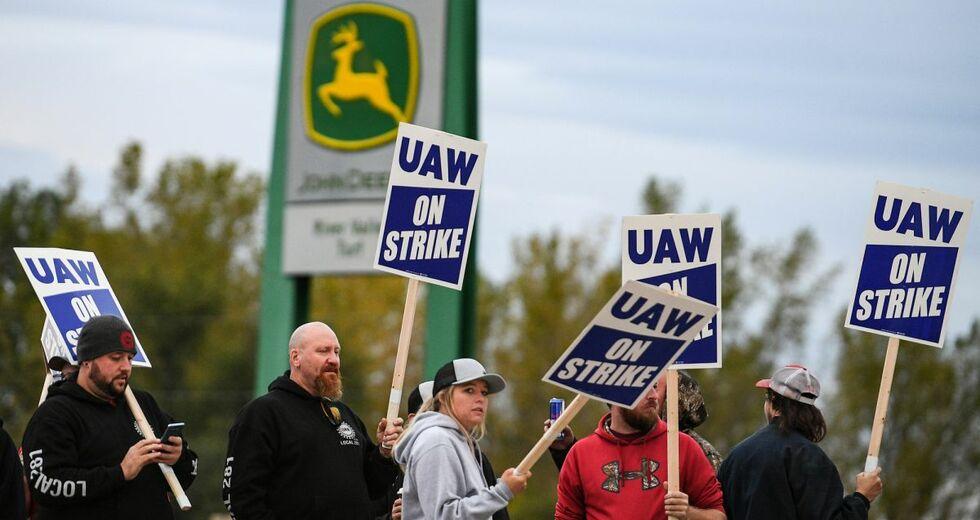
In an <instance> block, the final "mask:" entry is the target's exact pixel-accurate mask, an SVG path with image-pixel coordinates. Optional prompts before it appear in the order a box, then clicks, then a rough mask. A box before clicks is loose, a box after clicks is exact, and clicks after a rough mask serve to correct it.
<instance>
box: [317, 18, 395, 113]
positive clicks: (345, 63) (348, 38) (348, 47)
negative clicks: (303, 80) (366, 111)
mask: <svg viewBox="0 0 980 520" xmlns="http://www.w3.org/2000/svg"><path fill="white" fill-rule="evenodd" d="M331 41H332V42H333V43H335V44H340V46H339V47H337V49H335V50H334V51H333V52H331V53H330V55H331V56H333V59H334V61H336V62H337V68H336V69H334V75H333V81H331V82H330V83H324V84H323V85H320V86H319V87H317V89H316V93H317V95H319V96H320V101H322V102H323V106H325V107H327V110H329V111H330V113H331V114H333V116H334V117H340V114H341V110H340V107H339V106H337V104H336V103H334V98H337V99H341V100H344V101H351V100H355V99H366V100H367V101H368V102H369V103H371V106H373V107H374V108H376V109H378V110H380V111H381V112H384V113H385V114H388V115H390V116H391V118H392V119H394V120H395V121H396V122H403V121H406V120H407V118H406V117H405V114H404V113H402V110H401V108H399V107H398V105H396V104H395V103H394V102H393V101H392V100H391V95H390V94H389V93H388V69H387V68H385V64H384V63H382V62H381V60H374V72H354V69H353V68H352V67H351V64H352V62H353V60H354V55H355V54H357V51H359V50H361V49H363V48H364V42H362V41H361V40H358V39H357V24H355V23H354V22H350V23H349V24H347V25H345V26H341V27H340V29H338V30H337V32H335V33H334V34H333V38H332V39H331Z"/></svg>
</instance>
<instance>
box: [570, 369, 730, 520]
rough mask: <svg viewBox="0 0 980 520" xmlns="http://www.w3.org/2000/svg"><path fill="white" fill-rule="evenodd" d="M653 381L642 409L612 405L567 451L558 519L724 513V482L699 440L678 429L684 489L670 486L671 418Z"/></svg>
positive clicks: (718, 519) (719, 519)
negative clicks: (666, 419) (674, 489)
mask: <svg viewBox="0 0 980 520" xmlns="http://www.w3.org/2000/svg"><path fill="white" fill-rule="evenodd" d="M661 404H662V403H661V400H660V396H659V395H658V392H657V390H656V388H651V389H650V391H649V392H647V394H646V395H645V396H644V398H643V399H642V400H641V401H640V404H639V405H637V407H636V408H634V409H632V410H630V409H628V408H623V407H620V406H613V407H612V408H611V410H610V412H609V413H608V414H606V415H605V416H603V417H602V419H601V420H600V421H599V425H598V427H597V428H596V430H595V432H594V433H593V434H592V435H589V436H588V437H586V438H584V439H582V440H580V441H578V442H577V443H575V445H574V446H572V448H571V450H570V451H569V452H568V457H567V458H566V459H565V460H564V464H563V465H562V467H561V472H560V473H559V475H558V503H557V504H556V505H555V518H556V519H560V520H572V519H575V520H578V519H585V518H589V519H590V520H591V519H597V520H625V519H627V518H628V519H630V520H646V519H651V520H652V519H657V520H660V519H665V518H667V515H671V516H674V517H677V518H688V519H692V520H700V519H711V520H724V519H725V513H724V509H723V506H722V496H721V488H720V486H719V484H718V480H717V479H716V478H715V474H714V471H713V470H712V468H711V463H710V462H708V459H707V457H705V455H704V453H703V452H702V451H701V449H700V447H699V446H698V444H697V442H695V441H694V439H692V438H691V437H689V436H688V435H686V434H684V433H678V459H679V462H680V464H679V466H680V467H679V470H680V482H679V484H680V491H678V492H673V493H669V492H667V482H666V478H667V424H666V423H665V422H664V421H662V420H661V419H660V408H661Z"/></svg>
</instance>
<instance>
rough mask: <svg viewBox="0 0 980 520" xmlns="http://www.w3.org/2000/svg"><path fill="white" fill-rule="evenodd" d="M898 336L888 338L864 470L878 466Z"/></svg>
mask: <svg viewBox="0 0 980 520" xmlns="http://www.w3.org/2000/svg"><path fill="white" fill-rule="evenodd" d="M898 341H899V340H898V338H895V337H892V338H888V350H887V351H886V352H885V366H884V368H883V369H882V371H881V386H880V387H878V404H877V405H876V406H875V419H874V423H872V425H871V442H870V444H869V445H868V458H867V459H865V461H864V471H866V472H871V471H874V470H875V468H877V467H878V452H879V450H880V449H881V437H882V436H883V435H884V434H885V420H886V419H887V416H888V397H889V396H890V395H891V392H892V380H893V379H894V376H895V361H896V359H897V358H898Z"/></svg>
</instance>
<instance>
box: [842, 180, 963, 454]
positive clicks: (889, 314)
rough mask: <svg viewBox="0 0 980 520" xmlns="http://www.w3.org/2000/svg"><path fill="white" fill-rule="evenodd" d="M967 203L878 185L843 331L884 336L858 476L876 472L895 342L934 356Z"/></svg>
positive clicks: (946, 309) (940, 340)
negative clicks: (920, 346)
mask: <svg viewBox="0 0 980 520" xmlns="http://www.w3.org/2000/svg"><path fill="white" fill-rule="evenodd" d="M972 212H973V201H970V200H968V199H964V198H961V197H955V196H952V195H945V194H942V193H938V192H935V191H931V190H926V189H919V188H910V187H908V186H902V185H900V184H892V183H888V182H878V183H877V185H876V186H875V194H874V200H873V202H872V212H871V220H870V222H869V223H868V227H867V235H866V243H865V245H864V255H863V258H862V262H861V269H860V271H859V274H858V277H857V283H856V288H855V290H854V297H853V298H851V301H850V303H849V304H848V309H847V317H846V319H845V322H844V326H845V327H848V328H852V329H857V330H863V331H865V332H871V333H874V334H881V335H884V336H888V337H889V340H888V350H887V351H886V354H885V365H884V368H883V370H882V375H881V386H880V387H879V390H878V403H877V406H876V408H875V419H874V423H873V424H872V429H871V442H870V445H869V448H868V457H867V460H866V461H865V471H872V470H874V468H876V467H877V466H878V452H879V448H880V446H881V437H882V435H883V433H884V428H885V420H886V416H887V411H888V397H889V395H890V393H891V382H892V376H893V374H894V371H895V361H896V358H897V356H898V343H899V340H900V339H904V340H908V341H913V342H916V343H922V344H925V345H930V346H933V347H938V348H942V346H943V340H944V339H945V335H946V320H947V317H948V316H949V302H950V300H951V298H952V296H953V286H954V284H955V282H956V270H957V267H958V266H959V257H960V254H959V253H960V248H961V247H962V246H963V244H964V241H965V239H966V230H967V227H968V225H969V222H970V217H971V214H972Z"/></svg>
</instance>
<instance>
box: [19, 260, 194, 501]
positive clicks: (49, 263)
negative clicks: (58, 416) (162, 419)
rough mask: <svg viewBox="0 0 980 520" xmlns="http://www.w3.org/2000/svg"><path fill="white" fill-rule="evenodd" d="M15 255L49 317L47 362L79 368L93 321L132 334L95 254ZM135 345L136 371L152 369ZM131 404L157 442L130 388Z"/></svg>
mask: <svg viewBox="0 0 980 520" xmlns="http://www.w3.org/2000/svg"><path fill="white" fill-rule="evenodd" d="M14 252H15V253H16V254H17V258H18V259H19V260H20V262H21V266H22V267H23V268H24V272H25V273H26V274H27V278H28V279H29V280H30V282H31V286H32V287H33V288H34V292H35V294H37V297H38V299H39V300H41V305H42V306H43V307H44V310H45V313H46V320H45V327H44V331H43V332H42V336H41V344H42V347H43V349H44V355H45V360H46V361H51V358H52V355H53V354H58V356H59V357H63V356H67V359H65V361H67V362H68V363H71V364H78V352H77V351H76V346H77V343H78V333H79V331H80V330H81V328H82V326H84V324H85V323H86V322H87V321H88V320H89V319H90V318H92V317H94V316H101V315H114V316H118V317H119V318H121V319H122V320H123V321H125V322H126V324H127V325H128V326H129V328H130V329H132V328H133V326H132V324H130V323H129V319H128V318H127V317H126V313H125V312H123V310H122V305H120V304H119V300H118V299H117V298H116V295H115V293H114V292H113V291H112V287H111V286H110V285H109V279H108V277H107V276H106V274H105V271H103V270H102V266H101V265H100V264H99V260H98V259H97V258H96V257H95V253H92V252H90V251H74V250H71V249H56V248H43V247H37V248H35V247H15V248H14ZM133 340H134V342H135V344H136V356H135V357H134V358H133V366H145V367H149V366H150V360H149V358H148V357H147V356H146V352H144V351H143V346H142V345H141V344H140V342H139V338H138V337H137V336H136V334H135V332H134V333H133ZM51 380H52V379H51V373H50V371H49V372H48V376H47V377H46V378H45V381H44V388H43V389H42V390H41V399H40V401H39V402H38V406H40V405H41V403H43V402H44V400H45V398H46V397H47V391H48V386H50V384H51ZM126 403H127V404H128V405H129V410H130V412H132V414H133V417H134V418H135V419H136V422H137V424H138V425H139V428H140V433H142V435H143V437H145V438H147V439H155V438H156V435H154V433H153V428H151V427H150V423H148V422H147V421H146V416H145V415H144V414H143V410H142V408H140V405H139V403H138V402H137V401H136V398H135V397H134V396H133V393H132V390H131V389H130V388H129V386H127V387H126ZM159 466H160V471H161V472H162V473H163V477H164V479H165V480H166V481H167V484H168V485H169V486H170V491H171V492H172V493H173V495H174V498H176V499H177V504H178V505H179V506H180V509H181V510H182V511H188V510H190V508H191V502H190V500H188V498H187V494H186V493H184V488H182V487H181V485H180V481H178V480H177V475H175V474H174V470H173V468H171V467H170V466H168V465H166V464H163V463H160V464H159Z"/></svg>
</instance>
